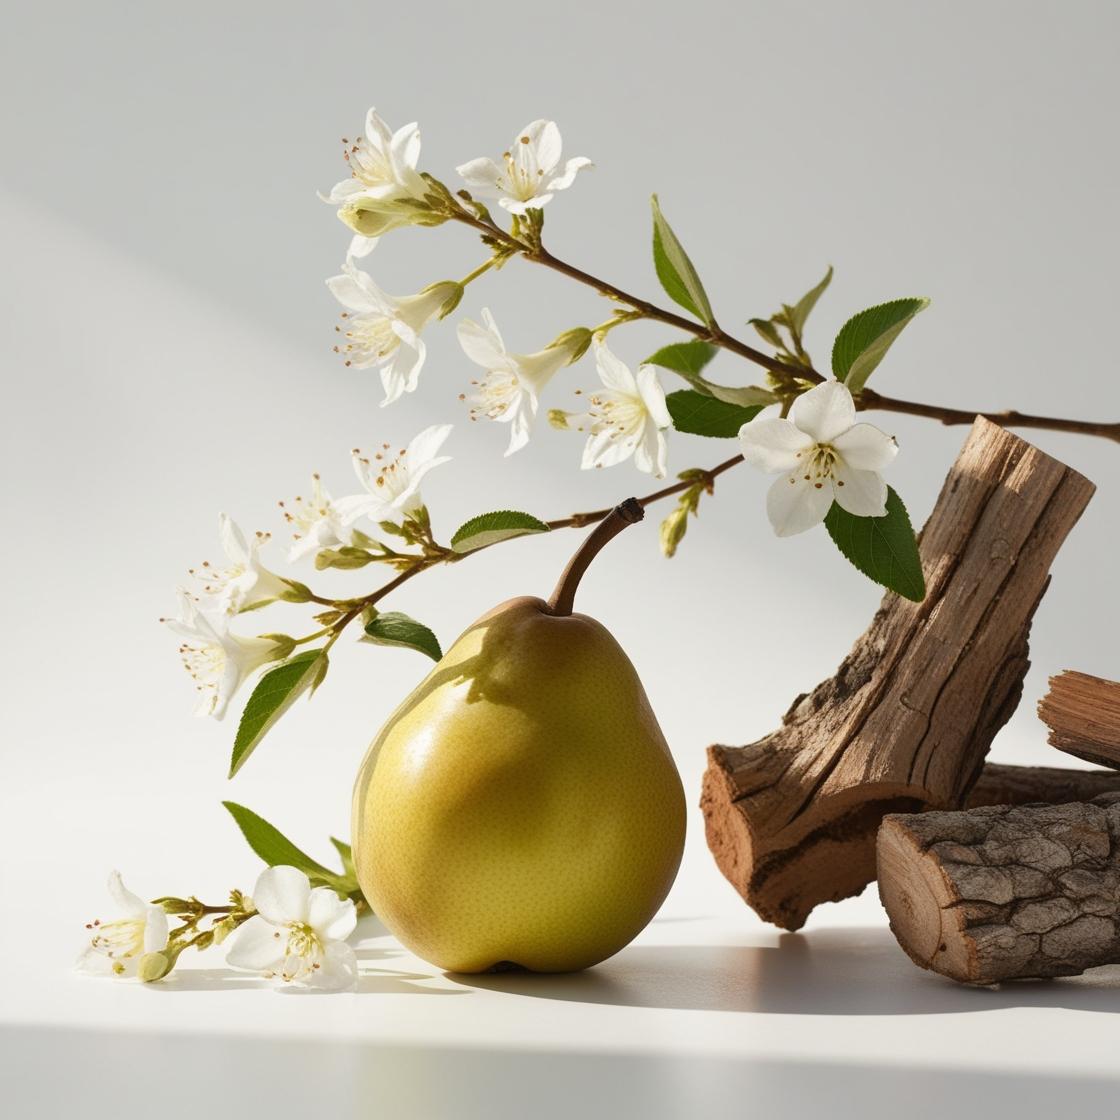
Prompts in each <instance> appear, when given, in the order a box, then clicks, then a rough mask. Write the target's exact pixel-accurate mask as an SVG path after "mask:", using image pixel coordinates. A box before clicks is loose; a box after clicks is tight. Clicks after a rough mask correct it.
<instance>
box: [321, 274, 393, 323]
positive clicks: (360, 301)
mask: <svg viewBox="0 0 1120 1120" xmlns="http://www.w3.org/2000/svg"><path fill="white" fill-rule="evenodd" d="M327 287H328V288H330V291H331V295H332V296H334V298H335V299H336V300H338V302H339V303H341V304H342V306H343V307H345V308H346V309H347V310H348V311H357V312H360V313H362V314H367V315H368V314H369V313H370V312H373V311H380V310H381V309H380V307H378V305H377V303H376V302H375V301H374V300H372V299H370V297H369V293H368V292H366V290H365V289H364V288H363V287H362V286H361V284H359V283H358V282H357V280H355V279H354V277H353V276H350V275H348V274H345V273H344V274H343V275H341V276H332V277H331V278H330V279H329V280H328V281H327Z"/></svg>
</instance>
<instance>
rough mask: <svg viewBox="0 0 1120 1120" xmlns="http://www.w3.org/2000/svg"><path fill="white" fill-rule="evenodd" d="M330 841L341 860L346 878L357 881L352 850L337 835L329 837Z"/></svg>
mask: <svg viewBox="0 0 1120 1120" xmlns="http://www.w3.org/2000/svg"><path fill="white" fill-rule="evenodd" d="M331 843H332V844H333V845H334V848H335V851H336V852H338V857H339V859H341V860H342V870H343V873H344V874H345V875H346V877H347V878H348V879H353V880H354V881H355V882H357V879H358V873H357V872H356V871H355V870H354V852H353V850H352V849H351V847H350V845H349V844H347V843H346V841H345V840H339V839H338V837H337V836H332V837H331Z"/></svg>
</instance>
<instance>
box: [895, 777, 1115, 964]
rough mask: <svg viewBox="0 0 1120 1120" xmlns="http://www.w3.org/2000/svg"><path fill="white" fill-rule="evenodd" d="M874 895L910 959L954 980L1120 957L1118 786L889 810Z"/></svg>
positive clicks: (1110, 961)
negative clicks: (1079, 795) (1020, 800)
mask: <svg viewBox="0 0 1120 1120" xmlns="http://www.w3.org/2000/svg"><path fill="white" fill-rule="evenodd" d="M878 859H879V896H880V897H881V898H882V900H883V905H884V906H885V907H886V909H887V914H888V916H889V917H890V922H891V930H892V932H893V933H894V935H895V937H897V938H898V943H899V944H900V945H901V946H902V947H903V949H905V950H906V952H907V954H908V955H909V956H910V958H911V959H912V960H913V961H914V963H915V964H917V965H919V966H920V967H922V968H928V969H932V970H933V971H934V972H940V973H941V974H942V975H944V976H949V977H951V978H952V979H954V980H960V981H961V982H963V983H966V984H996V983H999V982H1000V981H1001V980H1026V979H1041V978H1045V977H1050V976H1076V975H1078V974H1079V973H1082V972H1084V971H1085V970H1086V969H1087V968H1093V967H1094V966H1096V965H1102V964H1114V963H1117V962H1120V793H1112V794H1105V795H1104V796H1102V797H1098V798H1096V799H1095V800H1094V801H1091V802H1073V803H1071V804H1068V805H1020V806H1007V805H1003V806H986V807H984V808H980V809H967V810H963V811H958V812H933V813H915V814H908V815H897V816H889V817H887V818H886V819H885V820H884V821H883V826H882V828H880V829H879V841H878Z"/></svg>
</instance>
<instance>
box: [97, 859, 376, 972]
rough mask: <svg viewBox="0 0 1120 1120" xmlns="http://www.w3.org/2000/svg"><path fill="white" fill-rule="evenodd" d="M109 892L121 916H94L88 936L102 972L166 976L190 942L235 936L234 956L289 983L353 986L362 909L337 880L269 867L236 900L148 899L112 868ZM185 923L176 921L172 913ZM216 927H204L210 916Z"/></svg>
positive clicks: (206, 943) (230, 955) (232, 960)
mask: <svg viewBox="0 0 1120 1120" xmlns="http://www.w3.org/2000/svg"><path fill="white" fill-rule="evenodd" d="M109 895H110V898H111V899H112V901H113V904H114V906H115V907H116V909H117V911H118V914H119V916H118V917H115V918H113V919H112V920H111V921H106V922H103V921H101V920H100V919H95V920H94V921H91V922H87V923H86V929H87V931H89V939H88V943H87V945H86V947H85V949H84V950H83V952H82V953H81V955H80V956H79V958H78V962H77V963H78V967H79V968H80V969H81V970H82V971H84V972H89V973H93V974H95V975H101V976H115V977H122V978H130V977H132V978H137V979H139V980H141V981H144V982H151V981H154V980H161V979H163V978H164V977H166V976H167V975H168V974H169V973H170V972H171V971H172V969H174V967H175V965H176V964H177V962H178V959H179V956H180V954H182V953H183V952H184V950H186V949H200V950H203V949H209V948H211V947H212V946H215V945H220V944H222V943H223V942H225V941H226V939H227V938H228V939H229V940H228V947H227V952H226V962H227V963H228V964H229V965H230V966H231V967H233V968H237V969H244V970H247V971H249V972H256V973H258V974H260V975H261V976H263V977H265V978H266V979H269V980H280V981H281V982H283V983H285V984H296V985H299V986H305V987H311V988H322V989H335V990H338V989H346V988H352V987H353V986H354V984H355V983H356V981H357V978H358V966H357V958H356V957H355V956H354V950H353V949H352V948H351V947H350V945H349V944H347V939H348V938H349V937H350V935H351V934H352V933H353V932H354V927H355V925H356V924H357V909H356V907H355V905H354V902H353V901H352V900H351V899H349V898H342V897H340V895H339V894H338V893H337V892H336V891H334V890H333V889H332V888H330V887H325V886H321V887H314V888H312V886H311V881H310V879H308V877H307V875H305V874H304V872H302V871H300V870H299V869H298V868H295V867H285V866H279V867H269V868H268V869H266V870H265V871H263V872H262V873H261V875H260V877H259V878H258V879H257V885H256V887H255V888H254V890H253V894H252V897H249V896H247V895H243V894H241V893H240V892H239V891H234V892H232V894H231V896H230V904H229V905H228V906H205V905H203V904H202V903H200V902H199V901H198V900H197V899H195V898H190V899H182V898H171V897H168V898H159V899H156V900H155V901H154V902H144V901H143V900H142V899H140V898H139V897H137V896H136V895H135V894H133V893H132V892H131V891H130V890H128V889H127V888H126V887H125V885H124V883H123V882H122V881H121V876H120V873H119V872H117V871H114V872H113V873H112V875H110V876H109ZM169 915H170V916H175V917H178V918H180V919H181V920H182V924H181V925H180V926H178V927H177V928H175V929H172V928H171V927H170V924H169V922H168V917H169ZM207 919H208V920H209V921H210V925H209V927H208V928H205V929H204V928H201V923H202V922H203V921H204V920H207Z"/></svg>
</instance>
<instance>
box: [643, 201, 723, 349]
mask: <svg viewBox="0 0 1120 1120" xmlns="http://www.w3.org/2000/svg"><path fill="white" fill-rule="evenodd" d="M650 202H651V205H652V207H653V267H654V268H655V269H656V270H657V279H658V280H660V281H661V286H662V287H663V288H664V289H665V294H666V295H667V296H668V297H669V298H670V299H671V300H672V301H673V302H674V303H678V304H680V306H681V307H683V308H684V309H685V310H686V311H691V312H692V314H693V315H695V316H696V317H697V318H698V319H700V320H702V321H703V322H704V323H706V324H707V325H708V326H709V327H710V326H712V325H713V324H714V323H715V316H714V315H713V314H712V305H711V304H710V303H709V302H708V295H707V293H706V292H705V291H704V285H703V284H701V283H700V277H699V276H698V275H697V274H696V269H695V268H693V266H692V261H690V260H689V259H688V254H687V253H686V252H685V251H684V247H683V246H682V245H681V243H680V242H679V241H678V240H677V235H676V234H675V233H674V232H673V230H672V228H671V227H670V225H669V223H668V222H667V221H666V220H665V215H664V214H662V213H661V204H660V203H659V202H658V201H657V195H654V196H653V197H652V199H651V200H650Z"/></svg>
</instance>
